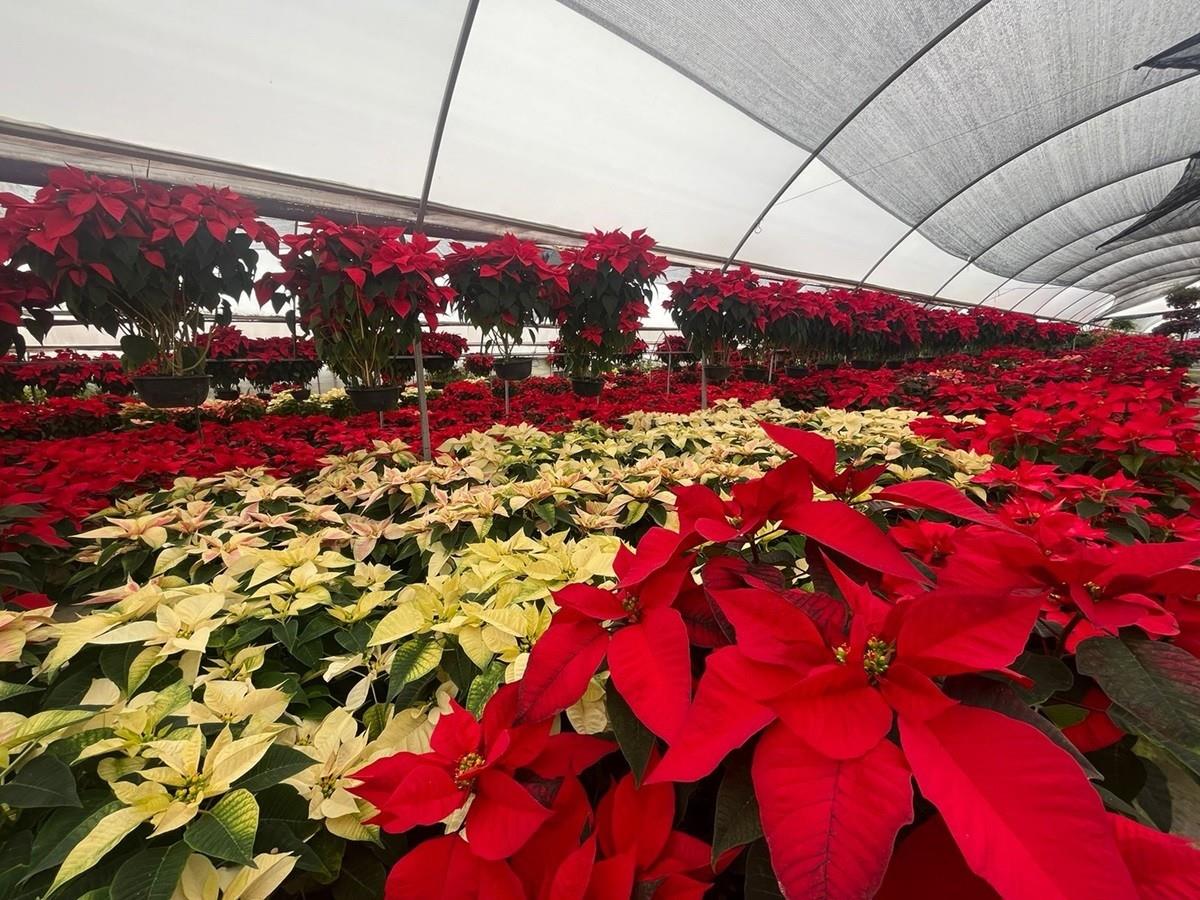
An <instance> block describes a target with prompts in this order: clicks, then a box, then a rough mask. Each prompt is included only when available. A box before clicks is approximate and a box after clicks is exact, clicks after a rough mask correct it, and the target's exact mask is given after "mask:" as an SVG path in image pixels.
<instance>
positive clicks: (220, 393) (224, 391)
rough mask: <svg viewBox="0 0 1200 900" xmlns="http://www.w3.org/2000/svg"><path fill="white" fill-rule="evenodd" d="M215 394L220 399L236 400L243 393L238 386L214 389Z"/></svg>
mask: <svg viewBox="0 0 1200 900" xmlns="http://www.w3.org/2000/svg"><path fill="white" fill-rule="evenodd" d="M213 396H215V397H216V398H217V399H218V400H236V399H237V398H238V397H240V396H242V394H241V392H240V391H238V390H237V389H236V388H218V389H217V390H215V391H213Z"/></svg>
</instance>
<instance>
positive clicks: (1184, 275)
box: [1120, 267, 1200, 311]
mask: <svg viewBox="0 0 1200 900" xmlns="http://www.w3.org/2000/svg"><path fill="white" fill-rule="evenodd" d="M1177 274H1178V277H1179V278H1180V279H1181V281H1180V283H1181V284H1194V283H1195V281H1196V279H1197V278H1200V267H1198V268H1196V269H1185V270H1184V271H1183V272H1181V273H1177ZM1173 280H1174V276H1173V277H1172V278H1162V279H1155V280H1153V281H1151V282H1150V284H1149V285H1145V286H1143V287H1140V288H1138V289H1137V290H1136V291H1133V290H1131V291H1129V292H1127V293H1124V294H1122V295H1121V298H1120V299H1121V310H1122V311H1124V310H1126V309H1132V308H1134V307H1135V306H1141V305H1142V304H1144V303H1149V302H1150V301H1151V300H1153V299H1154V294H1155V293H1156V292H1158V291H1159V290H1161V289H1162V286H1163V285H1165V284H1169V283H1170V282H1171V281H1173ZM1143 298H1147V299H1143Z"/></svg>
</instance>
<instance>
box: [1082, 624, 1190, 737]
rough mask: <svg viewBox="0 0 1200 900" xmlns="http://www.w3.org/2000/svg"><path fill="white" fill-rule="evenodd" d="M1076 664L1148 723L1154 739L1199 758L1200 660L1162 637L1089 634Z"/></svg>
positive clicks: (1139, 719)
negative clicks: (1146, 638) (1098, 636)
mask: <svg viewBox="0 0 1200 900" xmlns="http://www.w3.org/2000/svg"><path fill="white" fill-rule="evenodd" d="M1075 664H1076V667H1077V668H1078V669H1079V671H1080V672H1082V673H1083V674H1085V675H1090V676H1091V677H1092V678H1094V679H1096V681H1097V683H1099V685H1100V687H1101V688H1102V689H1103V690H1104V693H1105V694H1107V695H1108V696H1109V697H1111V698H1112V701H1113V703H1114V704H1117V705H1118V706H1120V707H1122V708H1123V709H1125V710H1126V711H1128V712H1129V713H1130V714H1131V715H1133V716H1134V717H1135V718H1136V719H1137V720H1138V721H1139V722H1141V723H1143V724H1144V725H1145V728H1146V732H1147V736H1148V737H1150V738H1152V739H1157V740H1158V741H1159V743H1162V744H1164V745H1166V746H1167V747H1168V748H1171V747H1172V746H1173V745H1174V746H1178V748H1179V749H1181V750H1182V751H1184V752H1185V753H1188V754H1190V755H1193V756H1194V755H1195V754H1196V753H1197V751H1200V659H1197V658H1196V657H1194V656H1192V654H1191V653H1189V652H1188V651H1187V650H1185V649H1183V648H1182V647H1177V646H1175V645H1174V644H1167V643H1164V642H1162V641H1149V640H1145V639H1141V638H1089V639H1088V640H1086V641H1083V642H1082V643H1080V645H1079V647H1078V648H1077V650H1076V653H1075Z"/></svg>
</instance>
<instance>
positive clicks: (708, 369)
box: [666, 266, 761, 384]
mask: <svg viewBox="0 0 1200 900" xmlns="http://www.w3.org/2000/svg"><path fill="white" fill-rule="evenodd" d="M668 287H669V288H670V289H671V296H670V299H669V300H668V301H667V304H666V305H667V307H668V309H670V311H671V318H672V319H673V320H674V322H675V325H676V327H677V328H678V329H679V331H680V333H682V334H683V336H684V337H685V338H686V339H687V342H688V346H689V347H690V348H691V350H692V352H694V353H698V354H699V355H700V360H701V362H702V363H703V365H704V375H705V377H706V378H707V380H709V381H711V382H716V383H718V384H719V383H721V382H723V381H725V380H726V379H728V378H729V374H730V372H731V368H730V365H729V360H730V355H731V354H732V353H733V352H734V351H735V350H736V349H737V347H738V345H739V344H740V343H742V342H743V341H745V340H746V339H747V338H748V337H749V336H750V335H751V333H752V332H759V333H761V328H760V326H759V319H760V312H759V304H758V302H757V295H758V292H759V290H760V286H759V283H758V276H756V275H755V274H754V273H753V272H752V271H750V269H748V268H746V267H745V266H742V267H740V268H737V269H730V270H726V271H724V272H722V271H719V270H715V269H713V270H693V271H692V272H691V274H690V275H688V277H687V278H686V279H685V280H683V281H674V282H672V283H671V284H670V285H668Z"/></svg>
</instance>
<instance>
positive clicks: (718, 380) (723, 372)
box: [704, 366, 733, 384]
mask: <svg viewBox="0 0 1200 900" xmlns="http://www.w3.org/2000/svg"><path fill="white" fill-rule="evenodd" d="M732 371H733V369H731V368H730V367H729V366H705V367H704V377H705V378H707V379H708V381H709V383H710V384H723V383H724V382H726V381H728V380H729V375H730V373H731V372H732Z"/></svg>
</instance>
